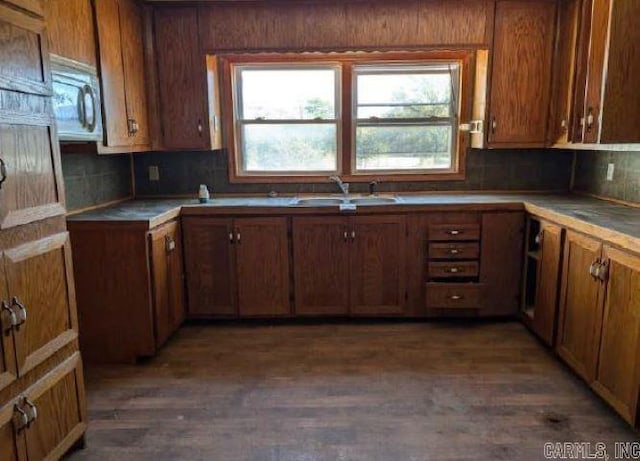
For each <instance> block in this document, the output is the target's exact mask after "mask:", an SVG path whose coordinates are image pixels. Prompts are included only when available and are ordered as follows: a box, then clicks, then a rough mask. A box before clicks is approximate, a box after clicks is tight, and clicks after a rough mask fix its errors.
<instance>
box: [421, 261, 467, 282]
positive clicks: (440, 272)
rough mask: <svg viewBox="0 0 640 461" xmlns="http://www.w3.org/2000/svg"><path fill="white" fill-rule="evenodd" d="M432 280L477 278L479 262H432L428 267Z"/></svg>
mask: <svg viewBox="0 0 640 461" xmlns="http://www.w3.org/2000/svg"><path fill="white" fill-rule="evenodd" d="M428 270H429V277H430V278H443V277H447V278H450V277H477V276H478V273H479V266H478V261H442V262H430V263H429V266H428Z"/></svg>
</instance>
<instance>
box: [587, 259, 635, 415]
mask: <svg viewBox="0 0 640 461" xmlns="http://www.w3.org/2000/svg"><path fill="white" fill-rule="evenodd" d="M602 259H603V260H604V261H606V262H607V264H608V271H609V272H608V283H607V290H606V295H605V296H604V317H603V321H602V339H601V341H600V357H599V361H598V372H597V374H596V380H595V382H594V383H593V387H594V389H595V390H596V391H597V392H598V393H599V394H600V395H602V396H603V397H604V399H605V400H607V401H608V402H609V403H610V404H611V405H612V406H613V407H614V408H615V409H616V411H618V413H620V414H621V415H622V417H623V418H624V419H626V420H627V421H628V422H629V423H630V424H632V425H634V424H635V423H636V412H637V404H638V393H639V391H640V257H638V256H633V255H631V254H629V253H624V252H622V251H620V250H616V249H614V248H611V247H605V248H604V251H603V258H602Z"/></svg>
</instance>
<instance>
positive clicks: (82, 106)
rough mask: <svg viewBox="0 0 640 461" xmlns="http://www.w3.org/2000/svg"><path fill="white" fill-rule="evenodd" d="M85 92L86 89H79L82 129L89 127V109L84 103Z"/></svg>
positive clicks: (79, 112)
mask: <svg viewBox="0 0 640 461" xmlns="http://www.w3.org/2000/svg"><path fill="white" fill-rule="evenodd" d="M84 91H85V87H80V88H78V120H79V121H80V125H82V128H86V126H87V109H86V107H85V103H84Z"/></svg>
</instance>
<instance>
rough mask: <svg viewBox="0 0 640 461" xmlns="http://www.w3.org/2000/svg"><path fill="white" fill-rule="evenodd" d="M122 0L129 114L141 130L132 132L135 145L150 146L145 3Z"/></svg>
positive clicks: (126, 94)
mask: <svg viewBox="0 0 640 461" xmlns="http://www.w3.org/2000/svg"><path fill="white" fill-rule="evenodd" d="M118 1H119V10H120V37H121V38H120V40H121V44H122V64H123V67H124V82H125V85H124V91H125V99H126V106H127V117H128V118H129V119H131V120H133V121H134V122H135V124H136V125H137V131H136V132H135V133H132V134H131V144H133V145H135V146H148V145H149V144H150V142H151V139H150V132H149V116H148V113H147V89H146V82H145V76H146V74H145V69H144V63H145V61H144V43H143V30H144V28H143V18H142V16H143V11H142V6H141V5H140V4H139V3H138V2H137V1H136V0H118Z"/></svg>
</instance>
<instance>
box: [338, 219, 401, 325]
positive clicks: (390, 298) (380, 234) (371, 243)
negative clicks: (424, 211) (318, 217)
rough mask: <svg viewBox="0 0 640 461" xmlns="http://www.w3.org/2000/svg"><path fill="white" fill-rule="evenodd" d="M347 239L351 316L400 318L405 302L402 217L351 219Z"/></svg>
mask: <svg viewBox="0 0 640 461" xmlns="http://www.w3.org/2000/svg"><path fill="white" fill-rule="evenodd" d="M350 238H351V250H350V253H351V254H350V269H351V270H350V272H351V280H350V291H351V309H350V312H351V314H353V315H397V314H402V313H403V311H404V306H405V301H406V292H405V283H406V257H405V248H406V242H405V239H406V219H405V217H404V216H401V215H397V216H396V215H389V216H356V217H353V218H351V219H350Z"/></svg>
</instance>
